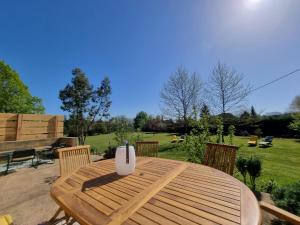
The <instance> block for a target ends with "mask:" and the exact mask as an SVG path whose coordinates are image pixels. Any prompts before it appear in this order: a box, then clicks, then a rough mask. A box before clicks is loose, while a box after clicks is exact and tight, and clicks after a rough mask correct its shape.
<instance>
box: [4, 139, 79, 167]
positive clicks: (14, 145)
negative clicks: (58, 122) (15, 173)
mask: <svg viewBox="0 0 300 225" xmlns="http://www.w3.org/2000/svg"><path fill="white" fill-rule="evenodd" d="M73 146H77V138H76V137H59V138H45V139H36V140H20V141H4V142H0V156H1V158H3V157H5V158H6V159H7V170H8V169H9V164H10V163H11V162H13V161H11V160H14V159H21V158H24V161H25V159H26V160H28V159H31V160H33V159H32V158H30V157H33V155H34V156H35V157H37V154H38V153H40V152H43V151H45V150H48V151H53V154H54V155H55V154H56V151H57V149H59V148H62V147H73ZM33 151H34V153H33ZM23 155H24V157H23ZM19 156H20V157H19ZM21 156H22V157H21ZM57 156H58V153H57Z"/></svg>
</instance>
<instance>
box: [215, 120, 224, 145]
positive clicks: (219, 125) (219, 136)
mask: <svg viewBox="0 0 300 225" xmlns="http://www.w3.org/2000/svg"><path fill="white" fill-rule="evenodd" d="M216 123H217V141H216V142H217V143H222V138H223V129H224V126H223V122H222V119H221V118H220V117H217V119H216Z"/></svg>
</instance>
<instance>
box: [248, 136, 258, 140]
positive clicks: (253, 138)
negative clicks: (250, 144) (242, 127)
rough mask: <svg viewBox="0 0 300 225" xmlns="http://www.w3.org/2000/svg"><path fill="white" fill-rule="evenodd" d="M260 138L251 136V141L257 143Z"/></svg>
mask: <svg viewBox="0 0 300 225" xmlns="http://www.w3.org/2000/svg"><path fill="white" fill-rule="evenodd" d="M257 139H258V137H257V136H256V135H251V136H250V141H257Z"/></svg>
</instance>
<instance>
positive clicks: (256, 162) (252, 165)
mask: <svg viewBox="0 0 300 225" xmlns="http://www.w3.org/2000/svg"><path fill="white" fill-rule="evenodd" d="M247 172H248V174H249V176H250V183H251V187H252V190H253V191H255V190H256V179H257V178H258V177H259V176H260V174H261V160H260V159H259V158H257V157H251V158H250V159H249V160H248V161H247Z"/></svg>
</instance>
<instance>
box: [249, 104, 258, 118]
mask: <svg viewBox="0 0 300 225" xmlns="http://www.w3.org/2000/svg"><path fill="white" fill-rule="evenodd" d="M250 115H251V117H252V118H256V117H257V113H256V111H255V109H254V107H253V106H251V110H250Z"/></svg>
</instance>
